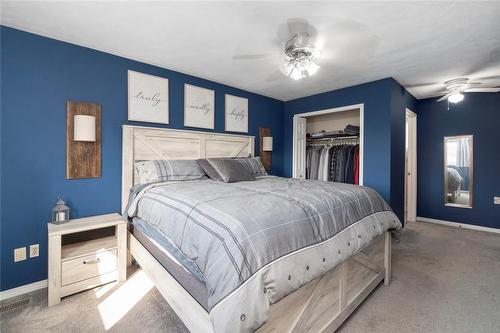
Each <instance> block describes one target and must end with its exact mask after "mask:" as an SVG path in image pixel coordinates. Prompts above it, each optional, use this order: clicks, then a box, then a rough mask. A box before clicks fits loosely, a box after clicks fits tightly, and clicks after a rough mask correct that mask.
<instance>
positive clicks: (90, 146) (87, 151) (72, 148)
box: [66, 101, 101, 179]
mask: <svg viewBox="0 0 500 333" xmlns="http://www.w3.org/2000/svg"><path fill="white" fill-rule="evenodd" d="M66 109H67V121H66V178H67V179H81V178H97V177H101V106H100V105H99V104H96V103H79V102H72V101H68V102H67V104H66ZM76 115H86V116H94V117H95V118H96V119H95V126H96V129H95V131H96V132H95V141H94V142H84V141H74V140H73V139H74V138H73V135H74V117H75V116H76Z"/></svg>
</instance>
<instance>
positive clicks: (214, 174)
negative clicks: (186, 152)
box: [196, 159, 222, 180]
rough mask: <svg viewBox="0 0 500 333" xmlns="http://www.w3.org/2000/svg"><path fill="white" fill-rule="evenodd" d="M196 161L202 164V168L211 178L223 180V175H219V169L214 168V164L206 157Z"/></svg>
mask: <svg viewBox="0 0 500 333" xmlns="http://www.w3.org/2000/svg"><path fill="white" fill-rule="evenodd" d="M196 162H198V165H199V166H200V168H201V169H202V170H203V171H205V173H206V174H207V176H208V177H209V178H210V179H213V180H222V177H221V176H220V175H219V173H218V172H217V170H215V169H214V167H213V166H212V164H210V162H209V161H207V160H206V159H199V160H197V161H196Z"/></svg>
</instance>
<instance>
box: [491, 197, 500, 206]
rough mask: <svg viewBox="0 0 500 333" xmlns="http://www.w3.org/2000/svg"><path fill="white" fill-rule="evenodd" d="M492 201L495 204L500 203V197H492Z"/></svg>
mask: <svg viewBox="0 0 500 333" xmlns="http://www.w3.org/2000/svg"><path fill="white" fill-rule="evenodd" d="M493 203H494V204H495V205H500V197H493Z"/></svg>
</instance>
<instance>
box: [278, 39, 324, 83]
mask: <svg viewBox="0 0 500 333" xmlns="http://www.w3.org/2000/svg"><path fill="white" fill-rule="evenodd" d="M319 54H320V52H319V49H318V48H316V47H315V46H314V45H313V42H312V39H311V37H310V36H309V34H308V33H305V32H302V33H297V34H295V35H294V36H293V37H292V38H291V39H290V40H289V41H288V42H287V43H286V45H285V53H284V62H283V64H282V66H281V67H280V68H281V72H282V73H283V74H284V75H286V76H288V77H290V78H291V79H293V80H300V79H303V78H306V77H309V76H312V75H314V74H315V73H316V72H317V71H318V69H319V66H318V65H317V64H316V63H315V62H314V60H316V59H318V58H319Z"/></svg>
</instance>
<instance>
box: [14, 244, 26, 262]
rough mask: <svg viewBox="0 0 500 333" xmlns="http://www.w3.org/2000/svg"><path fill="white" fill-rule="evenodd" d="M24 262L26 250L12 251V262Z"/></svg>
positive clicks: (21, 248)
mask: <svg viewBox="0 0 500 333" xmlns="http://www.w3.org/2000/svg"><path fill="white" fill-rule="evenodd" d="M23 260H26V248H25V247H20V248H17V249H14V262H18V261H23Z"/></svg>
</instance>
